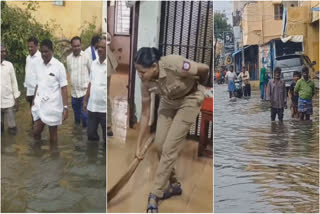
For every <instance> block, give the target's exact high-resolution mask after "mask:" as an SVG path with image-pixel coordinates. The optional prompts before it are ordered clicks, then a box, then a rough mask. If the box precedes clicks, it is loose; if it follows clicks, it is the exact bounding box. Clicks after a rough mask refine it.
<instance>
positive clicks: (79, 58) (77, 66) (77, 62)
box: [67, 36, 91, 127]
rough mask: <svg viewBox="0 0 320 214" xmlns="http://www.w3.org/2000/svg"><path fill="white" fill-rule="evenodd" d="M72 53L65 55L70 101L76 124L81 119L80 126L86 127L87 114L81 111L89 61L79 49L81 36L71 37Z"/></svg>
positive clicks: (87, 78)
mask: <svg viewBox="0 0 320 214" xmlns="http://www.w3.org/2000/svg"><path fill="white" fill-rule="evenodd" d="M71 46H72V53H71V54H70V55H69V56H68V57H67V69H68V72H69V74H70V79H71V89H72V90H71V103H72V108H73V112H74V120H75V123H76V124H80V123H81V121H82V127H87V124H88V114H87V112H84V111H83V108H82V107H83V98H84V96H85V95H86V91H87V88H88V84H89V74H90V66H91V62H90V60H89V57H88V56H87V55H86V54H85V53H84V52H83V51H82V50H81V38H80V37H78V36H75V37H73V38H72V39H71Z"/></svg>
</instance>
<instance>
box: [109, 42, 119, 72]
mask: <svg viewBox="0 0 320 214" xmlns="http://www.w3.org/2000/svg"><path fill="white" fill-rule="evenodd" d="M107 59H108V62H107V63H108V65H107V75H108V77H110V76H111V75H112V74H113V73H115V72H116V69H117V67H118V62H117V59H116V57H115V56H114V54H113V53H112V51H111V49H110V47H109V46H107Z"/></svg>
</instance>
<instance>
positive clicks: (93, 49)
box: [84, 36, 100, 62]
mask: <svg viewBox="0 0 320 214" xmlns="http://www.w3.org/2000/svg"><path fill="white" fill-rule="evenodd" d="M99 40H100V36H94V37H92V39H91V45H90V46H89V47H88V48H87V49H86V50H85V51H84V52H85V53H86V54H87V56H88V57H89V59H90V62H92V61H94V60H96V59H97V58H98V43H99Z"/></svg>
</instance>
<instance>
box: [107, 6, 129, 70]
mask: <svg viewBox="0 0 320 214" xmlns="http://www.w3.org/2000/svg"><path fill="white" fill-rule="evenodd" d="M114 20H115V3H114V4H112V6H109V7H108V20H107V21H108V27H109V29H108V32H109V33H110V34H111V36H112V41H111V45H110V47H111V50H112V51H113V53H114V55H115V56H116V57H117V60H118V63H119V64H122V65H126V66H127V67H128V66H129V63H130V62H129V60H130V51H129V50H130V36H126V35H114V29H115V26H114V23H115V22H114ZM128 72H129V71H128Z"/></svg>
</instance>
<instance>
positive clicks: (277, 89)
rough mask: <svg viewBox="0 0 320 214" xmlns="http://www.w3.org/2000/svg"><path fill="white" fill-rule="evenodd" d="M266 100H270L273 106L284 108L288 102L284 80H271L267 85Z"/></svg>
mask: <svg viewBox="0 0 320 214" xmlns="http://www.w3.org/2000/svg"><path fill="white" fill-rule="evenodd" d="M266 100H270V102H271V106H272V107H273V108H284V106H285V103H287V91H286V86H285V83H284V81H282V80H279V81H278V83H276V81H275V80H273V79H272V80H270V81H269V82H268V86H267V92H266Z"/></svg>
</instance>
